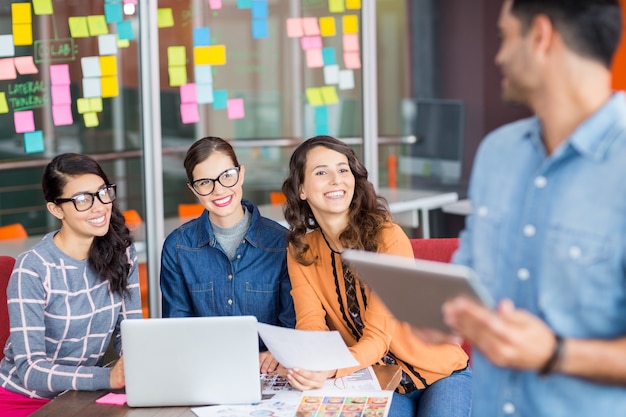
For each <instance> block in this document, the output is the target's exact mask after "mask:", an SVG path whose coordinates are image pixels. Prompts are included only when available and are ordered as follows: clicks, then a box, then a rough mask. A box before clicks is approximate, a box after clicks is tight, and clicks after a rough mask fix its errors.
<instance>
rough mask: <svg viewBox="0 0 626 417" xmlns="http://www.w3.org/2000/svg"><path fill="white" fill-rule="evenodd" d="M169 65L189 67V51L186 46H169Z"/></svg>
mask: <svg viewBox="0 0 626 417" xmlns="http://www.w3.org/2000/svg"><path fill="white" fill-rule="evenodd" d="M167 65H168V66H170V67H171V66H174V65H176V66H180V65H187V50H186V49H185V47H184V46H169V47H168V48H167Z"/></svg>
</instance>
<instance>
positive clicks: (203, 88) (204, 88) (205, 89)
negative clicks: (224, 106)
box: [196, 84, 215, 107]
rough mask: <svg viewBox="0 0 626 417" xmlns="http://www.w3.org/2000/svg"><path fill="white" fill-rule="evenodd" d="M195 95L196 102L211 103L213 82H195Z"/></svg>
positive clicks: (212, 99)
mask: <svg viewBox="0 0 626 417" xmlns="http://www.w3.org/2000/svg"><path fill="white" fill-rule="evenodd" d="M196 95H197V96H198V104H207V103H213V101H214V98H213V84H196ZM214 107H215V106H214Z"/></svg>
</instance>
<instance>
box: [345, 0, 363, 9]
mask: <svg viewBox="0 0 626 417" xmlns="http://www.w3.org/2000/svg"><path fill="white" fill-rule="evenodd" d="M360 8H361V0H346V9H350V10H357V9H360Z"/></svg>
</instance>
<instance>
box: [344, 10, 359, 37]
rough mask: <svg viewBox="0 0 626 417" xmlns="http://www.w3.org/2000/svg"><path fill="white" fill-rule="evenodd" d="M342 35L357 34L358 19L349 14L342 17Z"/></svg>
mask: <svg viewBox="0 0 626 417" xmlns="http://www.w3.org/2000/svg"><path fill="white" fill-rule="evenodd" d="M342 20H343V33H359V17H358V16H357V15H355V14H350V15H346V16H343V17H342Z"/></svg>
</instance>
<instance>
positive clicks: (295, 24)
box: [287, 17, 304, 38]
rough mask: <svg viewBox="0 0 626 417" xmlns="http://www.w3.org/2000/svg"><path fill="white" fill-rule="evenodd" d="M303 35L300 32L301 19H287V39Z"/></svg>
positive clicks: (301, 31)
mask: <svg viewBox="0 0 626 417" xmlns="http://www.w3.org/2000/svg"><path fill="white" fill-rule="evenodd" d="M302 35H304V32H303V30H302V19H301V18H299V17H291V18H289V19H287V37H289V38H299V37H301V36H302Z"/></svg>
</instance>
